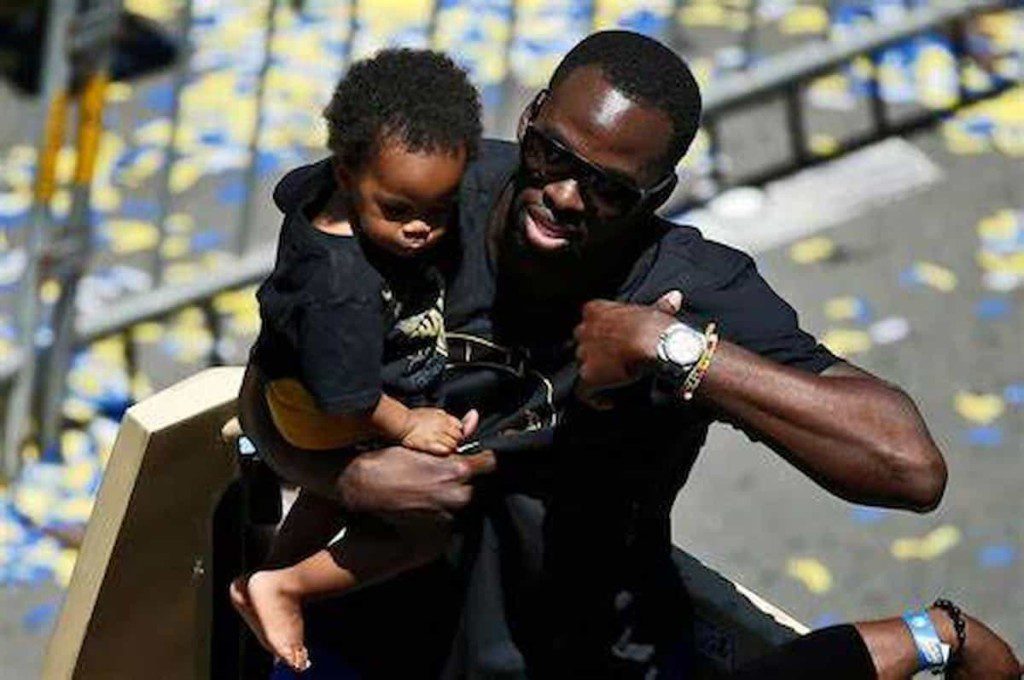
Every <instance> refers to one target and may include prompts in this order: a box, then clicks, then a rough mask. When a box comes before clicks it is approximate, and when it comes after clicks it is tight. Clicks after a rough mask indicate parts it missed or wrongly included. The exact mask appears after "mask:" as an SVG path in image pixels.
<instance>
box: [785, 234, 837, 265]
mask: <svg viewBox="0 0 1024 680" xmlns="http://www.w3.org/2000/svg"><path fill="white" fill-rule="evenodd" d="M835 254H836V244H835V243H834V242H833V241H832V239H830V238H826V237H824V236H815V237H813V238H808V239H804V240H802V241H797V242H796V243H794V244H793V245H792V246H790V248H789V257H790V258H791V259H792V260H793V261H794V262H796V263H798V264H812V263H814V262H824V261H825V260H829V259H831V258H832V257H833V256H834V255H835Z"/></svg>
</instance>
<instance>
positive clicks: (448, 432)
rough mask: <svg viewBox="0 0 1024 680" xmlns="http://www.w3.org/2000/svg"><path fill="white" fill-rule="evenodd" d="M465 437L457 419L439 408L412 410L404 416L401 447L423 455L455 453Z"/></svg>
mask: <svg viewBox="0 0 1024 680" xmlns="http://www.w3.org/2000/svg"><path fill="white" fill-rule="evenodd" d="M464 437H465V435H464V434H463V432H462V423H461V422H460V421H459V419H458V418H456V417H455V416H452V415H448V414H447V413H446V412H445V411H443V410H442V409H439V408H412V409H409V412H408V414H407V415H406V420H405V428H404V434H403V435H402V441H401V444H402V446H404V447H406V448H409V449H416V450H417V451H423V452H424V453H433V454H435V455H438V456H447V455H450V454H452V453H455V448H456V447H457V446H458V445H459V443H460V442H461V441H462V439H463V438H464Z"/></svg>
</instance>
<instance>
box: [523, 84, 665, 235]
mask: <svg viewBox="0 0 1024 680" xmlns="http://www.w3.org/2000/svg"><path fill="white" fill-rule="evenodd" d="M529 122H530V125H531V126H532V127H533V128H534V129H535V131H536V133H539V135H540V136H541V137H543V138H545V139H546V140H547V142H554V143H555V144H556V145H557V146H559V147H561V148H562V149H564V150H566V151H569V152H571V153H573V154H575V155H576V156H578V157H579V158H581V159H585V161H586V162H587V163H589V165H591V166H594V167H596V168H599V169H600V170H602V171H603V172H604V173H605V174H606V175H607V176H609V177H612V178H615V179H620V180H622V181H623V182H625V183H628V184H631V185H632V186H635V187H650V186H651V185H653V184H655V183H657V182H658V181H659V180H660V179H662V178H663V177H664V175H665V172H666V168H664V167H659V161H660V159H662V158H663V156H664V153H665V149H666V145H667V144H668V141H669V139H670V137H671V134H672V124H671V121H670V120H669V118H668V116H667V115H666V114H665V113H663V112H661V111H659V110H657V109H653V108H647V107H643V106H641V105H639V104H636V103H634V102H632V101H630V100H629V99H627V98H626V97H625V96H624V95H623V94H622V93H620V92H619V91H617V90H615V89H614V88H613V87H612V86H611V85H609V84H608V82H607V81H606V80H605V79H604V77H603V76H602V74H601V71H600V69H599V68H597V67H592V66H586V67H582V68H578V69H576V70H575V71H573V72H572V73H571V74H570V75H569V76H568V77H567V78H566V79H565V80H563V81H562V82H561V83H560V84H559V85H558V86H557V87H556V88H555V89H554V90H553V91H552V92H551V93H550V94H549V95H548V96H547V98H546V99H544V100H543V102H542V103H541V105H540V107H539V110H538V111H537V112H536V115H535V116H534V117H533V119H532V120H531V121H529ZM522 170H523V172H521V173H520V179H519V183H518V186H517V193H516V195H515V198H514V200H513V204H512V209H513V214H512V217H513V219H514V222H515V227H516V228H517V230H518V231H519V233H520V235H521V238H522V241H523V242H524V243H525V244H527V245H528V246H529V247H530V249H531V250H533V251H535V252H538V253H548V254H552V255H554V254H557V253H560V252H563V251H569V250H576V251H579V252H580V253H581V254H583V253H586V252H588V251H592V250H593V249H596V248H600V247H601V246H605V247H608V246H609V244H616V243H618V242H620V240H621V237H622V236H624V235H625V234H624V230H627V229H631V228H638V227H636V226H634V225H633V224H632V223H633V222H636V220H635V219H631V218H634V217H636V215H635V214H624V213H623V212H622V211H621V210H616V209H615V207H614V204H613V203H612V204H609V202H607V201H605V202H603V201H601V200H599V199H595V196H594V195H593V192H588V191H587V189H586V187H582V186H581V184H582V183H583V182H584V181H585V180H583V179H582V178H580V177H573V176H570V177H561V176H559V177H555V178H547V177H545V176H544V173H543V172H536V170H537V168H531V167H529V164H528V163H524V167H523V168H522ZM649 209H650V208H645V207H642V206H641V208H640V210H649Z"/></svg>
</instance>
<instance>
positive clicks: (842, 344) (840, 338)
mask: <svg viewBox="0 0 1024 680" xmlns="http://www.w3.org/2000/svg"><path fill="white" fill-rule="evenodd" d="M821 344H823V345H825V347H828V349H829V351H831V352H832V353H833V354H835V355H836V356H840V357H848V356H852V355H854V354H862V353H864V352H867V351H868V350H869V349H871V336H870V335H869V334H868V333H867V331H862V330H860V329H856V328H831V329H829V330H827V331H825V334H824V335H822V336H821Z"/></svg>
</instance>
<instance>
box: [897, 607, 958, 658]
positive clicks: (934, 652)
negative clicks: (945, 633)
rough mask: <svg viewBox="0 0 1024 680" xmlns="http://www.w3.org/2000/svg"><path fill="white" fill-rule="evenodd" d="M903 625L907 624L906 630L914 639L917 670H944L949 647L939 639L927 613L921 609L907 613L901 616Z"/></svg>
mask: <svg viewBox="0 0 1024 680" xmlns="http://www.w3.org/2000/svg"><path fill="white" fill-rule="evenodd" d="M903 623H905V624H907V629H908V630H909V631H910V635H911V636H912V637H913V638H914V645H915V646H916V647H917V662H918V667H919V670H924V669H930V670H941V669H943V668H945V667H946V660H947V659H948V658H949V652H948V651H947V650H948V649H949V647H948V646H947V645H944V644H943V643H942V640H941V639H939V633H938V631H936V630H935V624H933V623H932V619H931V617H930V616H928V613H927V612H926V611H925V610H923V609H919V610H917V611H914V612H907V613H906V614H904V615H903Z"/></svg>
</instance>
